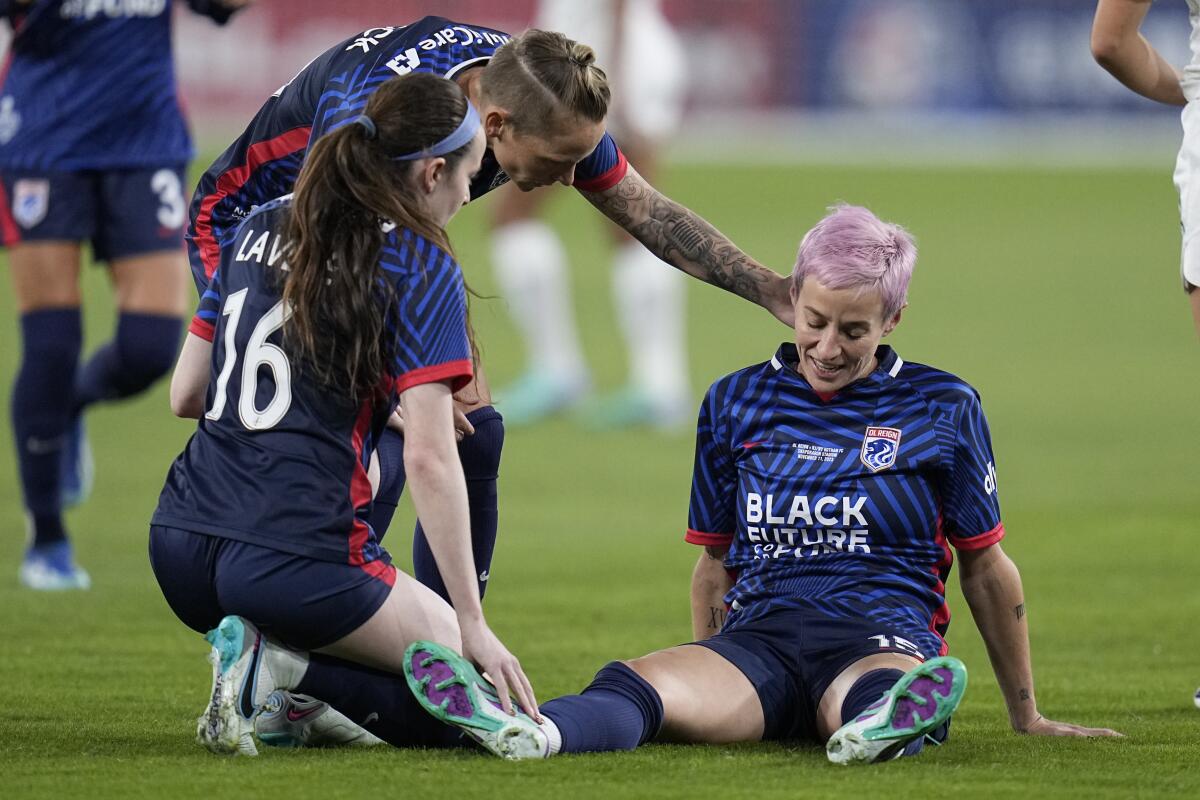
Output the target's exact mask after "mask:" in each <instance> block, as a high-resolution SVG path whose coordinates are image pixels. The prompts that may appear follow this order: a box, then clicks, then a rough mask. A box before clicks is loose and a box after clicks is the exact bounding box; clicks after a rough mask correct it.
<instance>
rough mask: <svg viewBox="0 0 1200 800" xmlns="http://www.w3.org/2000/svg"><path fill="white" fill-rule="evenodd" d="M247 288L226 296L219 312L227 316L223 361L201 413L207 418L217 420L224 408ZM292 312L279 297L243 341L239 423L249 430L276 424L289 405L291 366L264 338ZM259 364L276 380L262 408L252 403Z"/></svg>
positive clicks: (281, 353) (285, 357)
mask: <svg viewBox="0 0 1200 800" xmlns="http://www.w3.org/2000/svg"><path fill="white" fill-rule="evenodd" d="M248 291H250V290H249V289H242V290H241V291H237V292H234V293H233V294H231V295H229V297H227V298H225V305H224V306H223V307H222V308H221V315H222V316H226V317H229V322H228V323H227V324H226V325H225V337H224V348H225V364H224V365H223V366H222V368H221V374H220V375H219V376H217V388H216V392H215V393H214V395H213V405H212V408H210V409H209V410H208V413H207V414H205V415H204V416H205V418H206V419H211V420H214V421H215V420H218V419H220V418H221V414H222V413H224V411H225V399H226V397H225V391H226V387H227V386H228V385H229V376H230V375H232V374H233V368H234V365H235V364H236V363H237V357H238V352H237V342H236V336H237V329H238V323H239V322H240V321H241V319H242V307H243V306H244V305H245V303H246V293H247V292H248ZM291 315H292V310H291V308H288V309H287V310H286V311H285V310H284V305H283V301H282V300H280V301H279V302H278V303H276V304H275V305H273V306H271V310H270V311H268V312H267V313H266V314H263V316H262V318H261V319H260V320H259V321H258V323H257V324H256V325H255V326H254V331H253V332H252V333H251V334H250V341H249V342H247V343H246V358H245V361H244V362H243V364H242V390H241V392H240V394H239V396H238V404H237V410H238V418H239V419H241V421H242V425H244V426H245V427H246V428H247V429H249V430H252V431H262V430H266V429H268V428H273V427H275V426H276V425H278V424H279V421H280V420H281V419H283V416H284V414H287V412H288V408H290V407H291V405H292V367H291V365H290V364H288V360H287V355H286V354H285V353H284V352H283V351H282V350H281V349H279V348H278V347H277V346H275V345H273V344H270V343H269V342H268V341H267V337H269V336H270V335H271V334H272V333H274V332H275V331H277V330H279V329H280V328H282V327H283V323H284V322H286V321H287V319H288V317H290V316H291ZM261 367H266V368H267V369H269V370H271V379H272V380H273V381H274V383H275V394H274V396H272V397H271V400H270V402H268V403H267V405H266V408H262V409H260V408H259V407H258V404H257V403H256V402H255V395H256V394H257V393H258V370H259V368H261Z"/></svg>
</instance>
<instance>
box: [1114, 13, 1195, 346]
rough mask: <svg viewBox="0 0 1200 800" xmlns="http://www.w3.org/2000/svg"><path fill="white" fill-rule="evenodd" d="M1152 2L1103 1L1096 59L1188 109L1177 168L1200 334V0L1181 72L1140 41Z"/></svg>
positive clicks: (1187, 284) (1185, 257)
mask: <svg viewBox="0 0 1200 800" xmlns="http://www.w3.org/2000/svg"><path fill="white" fill-rule="evenodd" d="M1150 3H1151V0H1099V2H1098V3H1097V5H1096V19H1095V21H1094V22H1093V23H1092V55H1093V56H1095V58H1096V61H1097V62H1099V64H1100V66H1102V67H1104V68H1105V69H1106V70H1108V71H1109V72H1111V73H1112V74H1113V76H1114V77H1116V79H1117V80H1119V81H1120V82H1121V83H1123V84H1125V85H1126V86H1128V87H1129V88H1130V89H1132V90H1133V91H1135V92H1137V93H1138V94H1140V95H1142V96H1144V97H1149V98H1150V99H1151V100H1157V101H1158V102H1160V103H1169V104H1171V105H1176V106H1184V109H1183V144H1182V145H1181V146H1180V148H1179V158H1178V159H1177V160H1176V162H1175V186H1176V187H1177V188H1178V189H1179V216H1180V219H1181V221H1182V223H1183V254H1182V272H1183V289H1184V291H1185V292H1187V295H1188V300H1189V301H1190V302H1191V306H1192V318H1193V319H1194V320H1195V323H1196V332H1197V333H1198V334H1200V292H1198V291H1195V289H1196V287H1197V286H1200V238H1198V236H1197V235H1198V234H1200V197H1198V196H1197V194H1196V192H1197V190H1198V189H1200V105H1198V104H1197V103H1196V102H1195V101H1196V100H1197V99H1200V0H1187V4H1188V12H1189V16H1190V17H1191V21H1192V34H1191V48H1192V61H1191V63H1190V64H1188V66H1187V67H1185V68H1184V69H1183V71H1182V72H1180V70H1179V69H1177V68H1176V67H1174V66H1173V65H1171V64H1168V63H1167V62H1166V60H1165V59H1164V58H1163V57H1162V55H1161V54H1159V52H1158V51H1157V50H1155V49H1154V46H1153V45H1152V44H1150V42H1148V41H1146V38H1145V37H1144V36H1142V34H1141V32H1140V28H1141V25H1142V20H1144V19H1145V17H1146V12H1148V11H1149V10H1150Z"/></svg>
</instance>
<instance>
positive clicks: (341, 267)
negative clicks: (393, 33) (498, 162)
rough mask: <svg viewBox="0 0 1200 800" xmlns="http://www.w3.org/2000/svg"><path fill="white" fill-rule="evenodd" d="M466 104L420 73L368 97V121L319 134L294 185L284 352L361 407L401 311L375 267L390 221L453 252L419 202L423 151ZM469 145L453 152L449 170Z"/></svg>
mask: <svg viewBox="0 0 1200 800" xmlns="http://www.w3.org/2000/svg"><path fill="white" fill-rule="evenodd" d="M467 110H468V104H467V99H466V97H465V96H464V95H463V93H462V90H461V89H459V88H458V86H457V85H456V84H455V83H454V82H452V81H448V80H446V79H444V78H439V77H436V76H433V75H428V74H423V73H414V74H411V75H406V76H403V77H398V78H393V79H391V80H389V81H388V82H386V83H384V84H383V85H382V86H380V87H379V89H378V90H376V91H375V93H374V94H373V95H372V97H371V99H370V101H369V102H368V103H367V107H366V109H365V110H364V115H363V116H362V117H359V118H358V119H357V120H355V121H354V122H353V123H351V124H347V125H343V126H342V127H340V128H338V129H337V130H335V131H333V132H332V133H329V134H327V135H325V136H323V137H321V138H320V139H319V140H318V141H317V142H316V144H314V145H313V147H312V148H311V149H310V151H309V153H308V157H307V158H306V159H305V162H304V167H303V169H302V170H301V171H300V177H299V179H298V180H297V181H296V189H295V196H294V198H293V200H292V206H291V216H290V218H289V221H288V225H287V231H286V233H285V237H284V238H285V241H287V242H288V254H287V258H286V261H287V264H288V269H287V272H286V274H285V275H284V276H283V298H284V300H285V302H286V303H287V304H288V305H289V306H290V308H291V309H292V314H291V317H290V318H289V320H288V322H287V323H286V325H285V328H284V336H285V346H287V347H288V348H289V349H290V350H292V351H293V352H295V353H296V354H297V355H299V356H300V357H301V363H302V364H303V365H304V367H305V368H307V369H309V370H311V371H312V373H313V375H314V376H315V378H316V379H317V380H318V382H320V383H322V384H324V385H326V386H329V387H331V388H334V389H337V390H340V391H341V392H343V393H345V394H347V395H348V396H349V397H351V398H352V399H353V400H355V401H358V400H360V399H361V398H362V397H364V396H366V395H367V394H369V393H370V392H371V391H372V390H373V389H374V387H376V386H377V385H378V383H379V381H380V379H381V378H382V377H383V376H384V375H385V374H388V373H390V370H391V369H392V361H393V359H394V353H395V349H396V346H397V342H396V341H395V333H394V331H395V330H396V326H395V324H394V322H395V321H394V320H393V319H391V318H392V317H393V315H394V314H395V313H396V312H397V309H396V303H395V298H394V297H393V294H394V292H393V290H392V288H391V283H390V281H387V280H384V279H383V277H382V274H381V273H380V268H379V253H380V250H381V248H382V247H383V244H384V240H385V233H384V227H383V226H384V224H385V222H388V221H390V222H393V223H395V224H396V225H397V226H398V227H400V228H408V229H410V230H412V231H413V232H414V233H417V234H419V235H421V236H422V237H424V238H425V239H427V240H429V241H430V242H432V243H433V244H436V245H437V246H438V247H440V248H442V249H443V250H445V251H446V252H447V253H451V252H452V251H451V249H450V243H449V241H448V239H447V237H446V232H445V230H443V229H442V227H441V226H440V225H439V224H438V223H437V222H435V221H434V220H433V219H431V218H430V217H429V215H428V214H427V213H426V212H425V211H424V210H423V209H422V208H421V206H420V205H419V204H418V202H417V201H416V200H415V197H416V193H415V192H405V191H401V190H399V187H403V186H405V185H410V184H411V182H412V173H413V172H414V164H413V161H411V160H405V161H397V160H394V159H395V157H396V156H400V155H404V154H413V153H419V152H421V151H423V150H425V149H427V148H429V147H430V146H432V145H433V144H435V143H437V142H439V141H440V140H442V139H444V138H445V137H446V136H447V135H448V134H449V133H451V132H452V131H454V130H455V129H456V128H457V127H458V126H459V124H460V123H461V122H462V121H463V119H464V117H465V116H466V114H467ZM466 148H467V145H463V146H462V147H460V148H458V149H457V150H455V151H453V152H451V153H447V154H446V155H445V156H444V157H445V158H446V161H447V165H448V166H450V167H453V166H454V165H455V164H456V163H457V162H458V161H459V160H460V159H461V158H462V157H463V155H464V153H465V151H466Z"/></svg>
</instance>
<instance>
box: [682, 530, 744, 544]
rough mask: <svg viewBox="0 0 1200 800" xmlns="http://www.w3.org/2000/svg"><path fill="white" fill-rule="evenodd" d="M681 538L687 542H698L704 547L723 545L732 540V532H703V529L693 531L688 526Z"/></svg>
mask: <svg viewBox="0 0 1200 800" xmlns="http://www.w3.org/2000/svg"><path fill="white" fill-rule="evenodd" d="M683 540H684V541H685V542H687V543H689V544H698V545H702V546H704V547H723V546H725V545H728V544H731V543H732V542H733V534H732V533H704V532H703V531H695V530H692V529H691V528H688V530H687V534H685V535H684V537H683Z"/></svg>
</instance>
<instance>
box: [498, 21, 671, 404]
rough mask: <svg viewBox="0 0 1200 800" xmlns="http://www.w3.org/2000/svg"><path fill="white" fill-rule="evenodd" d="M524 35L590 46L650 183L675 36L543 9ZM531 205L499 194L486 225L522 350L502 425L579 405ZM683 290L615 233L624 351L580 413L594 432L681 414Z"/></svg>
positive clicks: (568, 340)
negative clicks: (616, 380) (539, 33)
mask: <svg viewBox="0 0 1200 800" xmlns="http://www.w3.org/2000/svg"><path fill="white" fill-rule="evenodd" d="M534 24H535V25H536V26H538V27H542V28H544V29H547V30H557V31H562V32H564V33H566V34H567V35H568V36H574V37H577V38H578V39H579V40H580V41H583V42H585V43H587V44H589V45H591V46H592V47H593V48H594V49H595V50H596V53H597V57H598V60H599V63H600V64H601V65H602V66H603V68H604V69H605V70H606V72H607V73H608V76H609V79H610V82H611V84H612V87H613V105H612V112H611V113H610V115H609V129H610V130H611V131H612V132H613V134H614V136H616V138H617V142H618V144H619V145H620V146H621V148H622V150H623V151H624V152H625V154H626V157H628V158H629V160H630V162H631V163H632V164H634V165H635V167H636V168H637V169H638V171H639V172H640V173H641V174H642V175H644V176H646V177H647V179H649V180H651V181H652V182H653V178H654V172H655V166H656V160H657V150H658V144H659V143H660V142H662V141H664V140H665V139H667V138H668V137H670V136H671V135H672V134H673V133H674V132H675V130H676V129H677V127H678V123H679V118H680V115H681V113H682V104H683V96H684V90H685V88H686V72H685V64H684V56H683V50H682V47H681V45H680V44H679V42H678V40H677V37H676V36H675V33H674V31H673V30H672V29H671V28H670V26H669V25H668V24H667V22H666V20H665V18H664V17H663V15H662V13H661V10H660V9H659V7H658V3H657V2H653V1H651V0H639V1H638V2H621V1H620V0H612V1H611V2H603V1H601V2H592V1H591V0H542V2H541V3H540V4H539V9H538V17H537V19H536V20H535V22H534ZM537 205H538V203H537V201H536V200H535V199H533V197H531V196H529V195H518V194H517V192H516V191H515V190H508V194H506V195H505V196H504V197H503V198H502V200H501V202H500V204H499V208H500V211H499V215H498V216H497V218H496V221H497V226H498V227H497V232H496V238H495V247H494V259H495V263H496V269H497V276H498V278H499V280H500V283H501V287H502V291H504V293H505V295H506V298H507V299H508V301H509V303H510V306H511V307H512V308H513V310H514V314H515V315H516V316H517V324H518V326H519V327H520V328H521V331H522V334H523V336H524V337H525V340H526V348H527V352H528V353H529V366H528V369H527V371H526V373H525V374H524V375H523V376H522V378H520V379H519V380H518V381H517V382H516V383H515V384H513V385H512V386H511V387H508V388H507V389H506V390H505V391H503V392H500V393H498V394H499V396H500V398H501V405H500V409H501V411H502V412H503V413H504V415H505V419H507V420H508V422H509V424H513V425H520V424H524V423H527V422H532V421H534V420H536V419H539V418H541V417H543V416H546V415H547V414H551V413H554V412H556V411H560V410H562V409H564V408H566V407H568V406H570V405H571V404H572V403H573V402H574V401H576V400H578V399H580V397H581V396H582V394H583V392H584V390H585V389H586V387H587V383H588V378H587V375H588V373H587V368H586V366H585V365H584V361H583V356H582V351H581V349H580V346H579V336H578V333H577V332H576V329H575V321H574V315H573V314H572V313H571V298H570V292H569V289H568V284H567V279H566V257H565V253H564V251H563V248H562V245H561V243H560V242H559V241H558V239H557V237H556V236H555V234H554V233H553V231H552V230H551V228H550V227H549V226H548V225H546V224H545V223H543V222H539V221H535V220H534V219H533V214H534V213H535V212H536V210H537ZM685 294H686V285H685V282H684V279H683V276H681V275H679V274H678V273H677V272H676V271H675V270H674V269H673V268H671V267H669V266H667V265H665V264H663V263H661V262H660V261H659V260H658V259H657V258H655V257H654V256H653V255H652V254H651V253H650V252H649V251H647V250H646V249H645V248H644V247H643V246H642V245H641V244H639V243H638V242H636V241H634V240H633V239H632V238H630V237H628V236H627V235H625V234H620V235H619V236H618V240H617V246H616V249H615V253H614V257H613V299H614V302H615V304H616V316H617V320H618V324H619V325H620V327H621V332H622V334H623V338H624V340H625V345H626V349H627V352H628V362H629V369H630V375H629V379H628V382H627V383H626V385H625V386H624V387H622V388H621V389H619V390H617V391H615V392H613V393H612V394H610V395H608V396H606V397H604V398H601V399H600V400H599V401H598V402H596V403H594V404H593V405H592V406H591V407H589V408H588V409H587V411H588V413H587V418H588V421H589V423H590V424H592V425H594V426H596V427H601V428H607V427H623V426H627V425H638V424H651V425H656V426H661V427H673V426H674V425H675V424H676V423H677V422H679V421H680V419H681V412H682V416H690V414H689V413H687V412H686V409H687V408H688V407H689V406H690V405H691V404H690V402H689V395H690V387H689V384H688V377H687V360H688V359H687V346H686V334H685V327H686V320H685V315H686V310H685Z"/></svg>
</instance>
